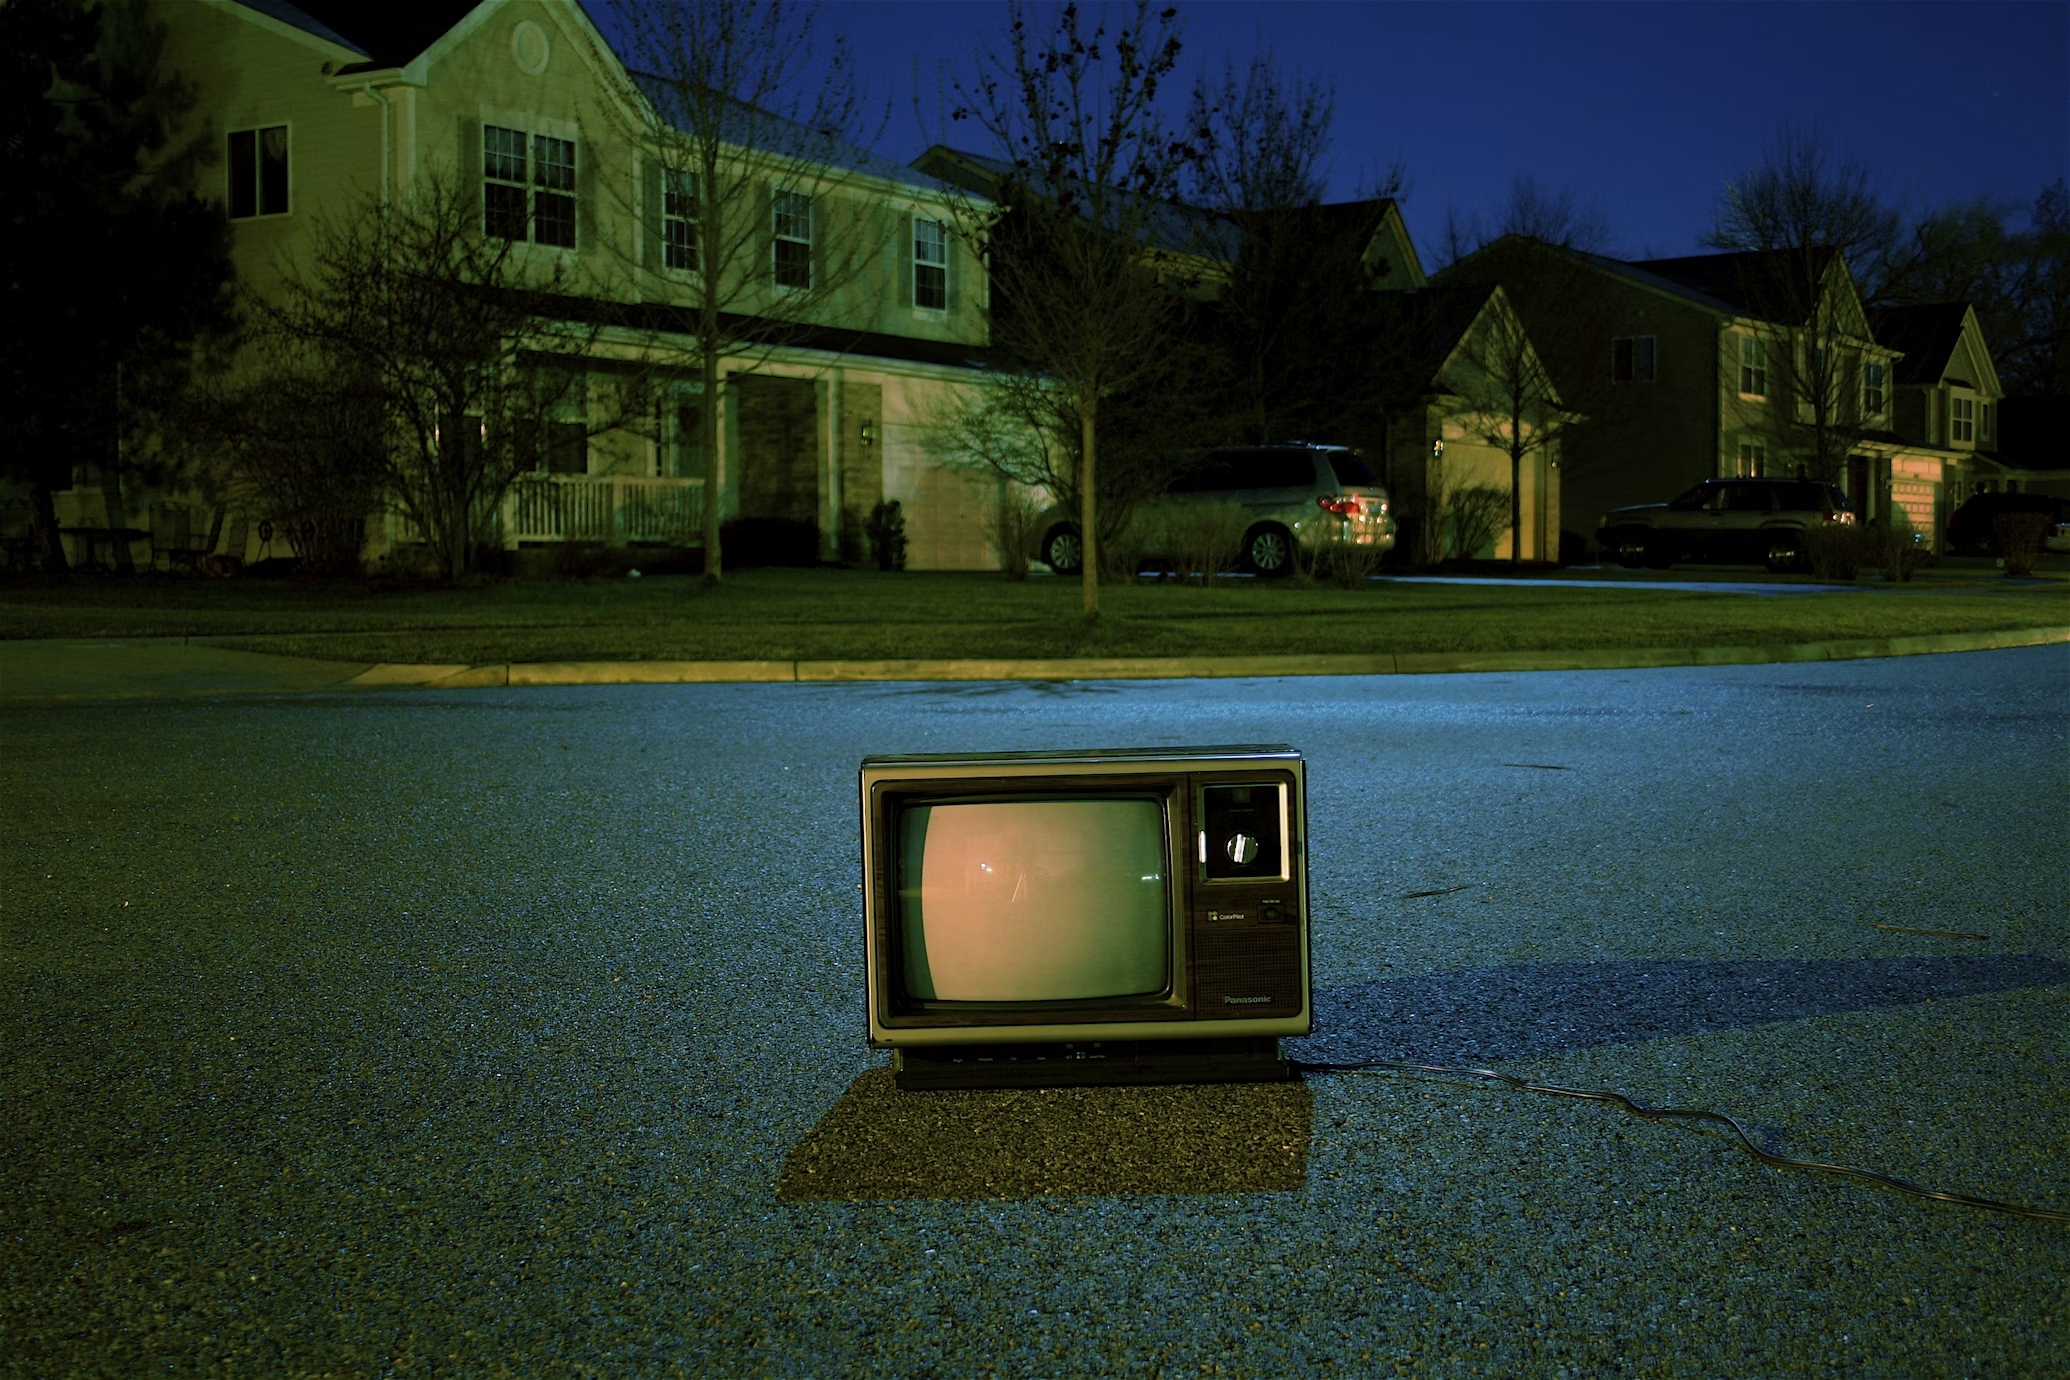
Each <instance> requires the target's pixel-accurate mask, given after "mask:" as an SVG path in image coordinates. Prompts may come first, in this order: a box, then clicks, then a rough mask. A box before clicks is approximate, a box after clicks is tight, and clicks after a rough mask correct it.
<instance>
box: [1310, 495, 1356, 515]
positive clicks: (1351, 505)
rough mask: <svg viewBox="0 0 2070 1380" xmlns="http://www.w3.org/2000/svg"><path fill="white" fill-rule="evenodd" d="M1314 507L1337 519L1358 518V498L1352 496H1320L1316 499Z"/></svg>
mask: <svg viewBox="0 0 2070 1380" xmlns="http://www.w3.org/2000/svg"><path fill="white" fill-rule="evenodd" d="M1315 506H1316V507H1318V508H1320V509H1322V510H1323V511H1324V512H1326V513H1335V514H1336V515H1337V516H1338V517H1357V516H1358V498H1357V496H1356V495H1354V494H1322V495H1319V496H1318V497H1317V498H1316V500H1315Z"/></svg>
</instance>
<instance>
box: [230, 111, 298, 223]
mask: <svg viewBox="0 0 2070 1380" xmlns="http://www.w3.org/2000/svg"><path fill="white" fill-rule="evenodd" d="M229 200H230V219H232V220H245V219H247V218H249V217H252V216H284V215H286V214H287V208H288V147H287V126H286V125H267V126H266V127H265V128H263V129H239V130H233V131H231V134H230V198H229Z"/></svg>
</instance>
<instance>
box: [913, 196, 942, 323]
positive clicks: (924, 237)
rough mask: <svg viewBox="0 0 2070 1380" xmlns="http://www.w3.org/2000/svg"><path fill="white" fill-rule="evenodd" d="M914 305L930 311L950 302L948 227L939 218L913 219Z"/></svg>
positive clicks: (939, 308)
mask: <svg viewBox="0 0 2070 1380" xmlns="http://www.w3.org/2000/svg"><path fill="white" fill-rule="evenodd" d="M913 305H914V306H916V307H925V308H927V309H928V310H930V311H946V310H947V309H948V306H949V231H948V227H947V226H945V225H943V224H942V223H941V222H940V221H938V220H920V219H917V218H916V219H915V220H914V221H913Z"/></svg>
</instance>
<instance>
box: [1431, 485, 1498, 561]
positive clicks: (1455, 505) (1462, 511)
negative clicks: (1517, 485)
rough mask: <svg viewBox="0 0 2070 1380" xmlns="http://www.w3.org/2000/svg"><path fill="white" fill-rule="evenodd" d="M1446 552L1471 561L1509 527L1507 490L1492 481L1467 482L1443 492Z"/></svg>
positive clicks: (1456, 557) (1455, 557)
mask: <svg viewBox="0 0 2070 1380" xmlns="http://www.w3.org/2000/svg"><path fill="white" fill-rule="evenodd" d="M1443 522H1444V544H1445V552H1446V554H1449V555H1450V556H1451V557H1452V558H1453V559H1455V560H1462V561H1470V560H1472V559H1473V558H1474V557H1475V556H1478V555H1479V554H1480V553H1481V548H1482V547H1484V546H1492V545H1493V544H1494V541H1495V538H1496V536H1497V535H1499V534H1500V533H1502V532H1503V531H1505V530H1507V529H1508V527H1509V490H1507V489H1505V488H1502V487H1500V486H1498V485H1495V484H1468V485H1466V486H1465V487H1463V488H1459V489H1455V490H1453V491H1452V492H1451V493H1449V494H1447V495H1445V506H1444V518H1443Z"/></svg>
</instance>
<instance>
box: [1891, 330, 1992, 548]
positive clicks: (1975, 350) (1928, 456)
mask: <svg viewBox="0 0 2070 1380" xmlns="http://www.w3.org/2000/svg"><path fill="white" fill-rule="evenodd" d="M1870 321H1871V323H1872V324H1873V325H1874V327H1875V330H1876V338H1877V339H1878V340H1879V341H1881V342H1882V343H1883V344H1885V345H1887V346H1889V347H1890V348H1892V349H1894V350H1900V351H1903V354H1902V355H1901V356H1900V357H1899V359H1898V361H1897V366H1896V368H1895V370H1894V371H1893V373H1892V376H1891V387H1892V394H1891V429H1892V430H1893V431H1895V432H1896V433H1897V436H1898V439H1899V441H1900V442H1901V443H1902V444H1901V445H1900V446H1899V448H1898V449H1897V450H1896V451H1894V452H1893V453H1892V454H1891V456H1890V458H1889V461H1888V466H1889V468H1888V472H1887V478H1886V481H1885V482H1886V483H1887V485H1888V499H1889V502H1890V505H1891V508H1892V512H1893V516H1894V518H1895V515H1896V514H1897V513H1900V512H1901V513H1902V514H1903V515H1904V517H1903V520H1905V521H1907V522H1909V524H1910V526H1911V527H1912V529H1913V530H1914V531H1915V532H1918V533H1919V534H1920V535H1921V536H1922V537H1923V538H1924V539H1925V541H1926V542H1927V544H1928V545H1930V546H1932V547H1934V549H1936V550H1938V549H1940V545H1941V543H1940V537H1941V534H1942V533H1943V531H1944V530H1945V529H1946V526H1947V521H1948V516H1949V514H1950V513H1952V512H1953V511H1954V509H1955V508H1956V507H1957V506H1959V505H1960V504H1961V502H1962V500H1963V499H1965V498H1967V497H1968V496H1969V495H1970V494H1971V493H1974V492H1977V491H1978V490H1979V489H1980V488H1990V487H1993V486H1994V484H1995V483H1996V482H1998V481H2000V480H2001V479H2002V473H2003V470H2004V466H2003V465H2002V463H2000V462H1999V461H1998V460H1997V458H1996V452H1997V450H1998V447H1999V439H2000V438H1999V405H2000V402H2001V401H2002V399H2003V397H2004V390H2003V389H2002V388H2001V387H2000V386H1999V383H1998V370H1997V368H1996V367H1995V366H1994V365H1993V364H1992V362H1991V350H1990V347H1989V346H1988V345H1987V344H1986V343H1985V340H1984V332H1983V328H1982V327H1981V326H1980V325H1979V324H1978V322H1977V313H1976V309H1975V308H1974V307H1972V306H1970V305H1969V304H1968V303H1967V302H1935V303H1927V304H1923V305H1919V306H1906V307H1880V308H1877V309H1875V310H1873V311H1872V312H1871V313H1870Z"/></svg>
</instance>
